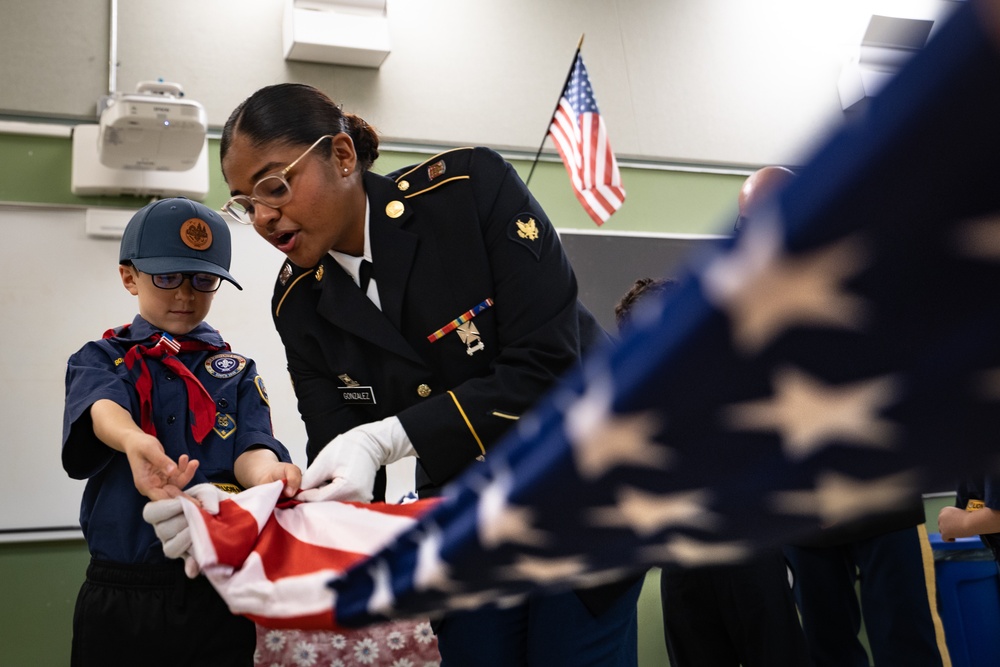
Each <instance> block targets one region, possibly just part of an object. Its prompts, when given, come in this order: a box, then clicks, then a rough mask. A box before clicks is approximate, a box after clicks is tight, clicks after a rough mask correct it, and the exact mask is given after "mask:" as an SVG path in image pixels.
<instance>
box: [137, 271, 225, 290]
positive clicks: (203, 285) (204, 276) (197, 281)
mask: <svg viewBox="0 0 1000 667" xmlns="http://www.w3.org/2000/svg"><path fill="white" fill-rule="evenodd" d="M150 277H151V278H152V279H153V284H154V285H156V286H157V287H159V288H160V289H177V288H178V287H180V286H181V283H183V282H184V279H185V278H190V279H191V287H192V288H193V289H195V290H196V291H198V292H214V291H216V290H217V289H219V286H220V285H221V284H222V278H220V277H219V276H213V275H212V274H211V273H154V274H151V276H150Z"/></svg>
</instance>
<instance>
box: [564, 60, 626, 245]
mask: <svg viewBox="0 0 1000 667" xmlns="http://www.w3.org/2000/svg"><path fill="white" fill-rule="evenodd" d="M548 136H549V137H551V138H552V142H553V143H554V144H555V145H556V150H558V151H559V156H560V157H561V158H562V161H563V164H564V165H566V171H568V172H569V177H570V180H571V181H572V182H573V191H574V192H575V193H576V198H577V199H579V200H580V203H581V204H582V205H583V208H584V210H586V211H587V215H589V216H590V217H591V219H592V220H593V221H594V222H595V223H597V224H598V225H602V224H604V223H605V222H606V221H607V219H608V218H610V217H611V214H612V213H614V212H615V211H617V210H618V209H619V208H620V207H621V205H622V204H623V203H624V202H625V188H623V187H622V179H621V174H620V173H619V172H618V161H617V160H615V154H614V152H613V151H612V150H611V144H609V143H608V133H607V130H606V128H605V127H604V119H603V118H601V112H600V111H598V109H597V100H596V99H594V89H593V88H592V87H591V85H590V77H588V76H587V68H586V67H585V66H584V64H583V55H582V54H581V53H580V49H579V48H577V50H576V57H575V58H574V60H573V67H572V68H571V69H570V73H569V77H568V78H567V79H566V86H565V87H564V88H563V92H562V96H561V97H560V98H559V106H557V107H556V111H555V114H554V115H553V116H552V123H551V124H550V125H549V133H548Z"/></svg>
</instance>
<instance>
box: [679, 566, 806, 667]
mask: <svg viewBox="0 0 1000 667" xmlns="http://www.w3.org/2000/svg"><path fill="white" fill-rule="evenodd" d="M660 597H661V600H662V605H663V634H664V639H665V640H666V643H667V655H668V656H669V657H670V665H671V667H739V666H740V665H742V666H743V667H777V666H780V667H809V664H810V663H809V653H808V650H807V648H806V640H805V635H804V634H803V633H802V627H801V625H800V624H799V616H798V612H797V611H796V609H795V600H794V599H793V597H792V590H791V588H790V586H789V583H788V570H787V568H786V565H785V559H784V557H783V556H782V555H781V553H780V552H768V553H766V554H764V555H762V556H760V557H759V558H756V559H754V560H753V561H750V562H748V563H741V564H739V565H726V566H719V567H706V568H699V569H693V570H669V569H664V571H663V572H662V573H661V575H660Z"/></svg>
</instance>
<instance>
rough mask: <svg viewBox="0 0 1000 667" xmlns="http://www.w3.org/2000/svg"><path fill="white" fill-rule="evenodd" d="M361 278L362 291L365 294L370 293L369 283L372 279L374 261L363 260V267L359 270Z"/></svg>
mask: <svg viewBox="0 0 1000 667" xmlns="http://www.w3.org/2000/svg"><path fill="white" fill-rule="evenodd" d="M358 274H359V276H358V277H359V280H358V282H359V283H360V285H361V292H362V293H363V294H368V283H369V282H370V281H371V279H372V263H371V262H369V261H368V260H367V259H363V260H361V269H360V270H359V271H358Z"/></svg>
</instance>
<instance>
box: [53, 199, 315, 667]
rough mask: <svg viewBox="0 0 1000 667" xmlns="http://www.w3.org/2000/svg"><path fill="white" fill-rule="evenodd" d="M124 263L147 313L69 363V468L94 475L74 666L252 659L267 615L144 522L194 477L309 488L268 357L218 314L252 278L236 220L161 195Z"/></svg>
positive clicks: (131, 228)
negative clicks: (269, 381) (239, 341)
mask: <svg viewBox="0 0 1000 667" xmlns="http://www.w3.org/2000/svg"><path fill="white" fill-rule="evenodd" d="M119 262H120V266H119V273H120V275H121V281H122V285H124V287H125V289H126V290H128V291H129V293H131V294H132V295H134V296H135V297H136V298H137V299H138V306H139V314H138V315H136V316H135V318H134V319H133V320H132V322H131V324H126V325H124V326H120V327H117V328H114V329H109V330H108V331H107V332H106V333H105V334H104V336H103V337H102V338H101V339H100V340H96V341H93V342H90V343H87V344H86V345H84V346H83V347H82V348H81V349H80V350H79V351H78V352H76V353H75V354H73V355H72V356H71V357H70V359H69V362H68V365H67V369H66V405H65V413H64V417H63V447H62V463H63V467H64V468H65V469H66V472H67V473H69V475H70V477H72V478H74V479H86V480H87V485H86V488H85V489H84V493H83V502H82V507H81V510H80V525H81V527H82V528H83V534H84V537H85V538H86V540H87V546H88V548H89V550H90V554H91V562H90V565H89V567H88V568H87V578H86V581H85V582H84V584H83V586H82V588H81V589H80V594H79V597H78V599H77V602H76V609H75V612H74V617H73V646H72V664H73V665H74V666H75V667H80V666H84V665H94V666H95V667H96V666H100V667H109V666H110V667H113V666H116V665H133V664H136V663H137V662H138V663H141V664H143V665H195V664H201V665H203V664H211V665H234V666H235V665H243V666H250V665H252V664H253V654H254V648H255V645H256V633H255V629H254V624H253V623H252V622H251V621H249V620H247V619H245V618H242V617H237V616H234V615H232V614H231V613H230V612H229V610H228V609H227V608H226V605H225V603H224V602H223V601H222V599H221V598H220V597H219V596H218V594H216V592H215V590H214V589H213V588H212V586H211V585H210V584H209V583H208V581H207V580H206V579H205V578H203V577H199V578H197V579H189V578H188V577H187V576H185V572H184V564H183V563H181V562H179V561H176V560H170V559H168V558H167V557H166V556H165V555H164V552H163V548H162V547H161V544H160V542H159V540H158V539H157V537H156V535H155V534H154V531H153V527H152V526H150V525H149V524H148V523H146V522H145V521H144V520H143V518H142V512H143V507H144V506H145V505H146V503H147V499H154V500H156V499H164V498H167V497H168V496H171V495H176V494H178V493H180V490H181V488H182V487H184V486H186V485H187V484H188V483H189V482H193V483H196V484H199V485H201V486H202V489H203V491H202V492H203V493H206V492H207V489H215V490H216V493H217V494H224V493H225V492H227V491H238V490H240V489H241V488H245V487H250V486H255V485H258V484H264V483H268V482H273V481H277V480H285V493H286V495H292V494H294V493H295V492H296V491H297V490H298V487H299V481H300V479H301V472H300V470H299V469H298V467H296V466H295V465H293V464H292V463H291V462H290V461H291V459H290V457H289V454H288V451H287V450H286V449H285V447H284V446H283V445H282V444H281V443H280V442H278V441H277V440H276V439H275V438H274V436H273V435H272V431H271V413H270V408H269V405H268V401H267V392H266V391H265V388H264V383H263V380H262V379H261V377H260V376H259V375H258V374H257V371H256V367H255V365H254V362H253V361H252V360H251V359H249V358H247V357H245V356H243V355H241V354H236V353H235V352H232V351H231V350H230V348H229V345H228V344H226V343H225V342H224V341H223V339H222V336H221V335H220V334H219V332H218V331H216V330H215V329H213V328H212V327H211V326H209V325H208V324H207V323H205V321H204V319H205V316H206V315H208V312H209V309H210V308H211V305H212V300H213V299H214V297H215V291H216V290H217V289H218V288H219V286H220V284H221V283H222V281H223V280H226V281H229V282H231V283H232V284H233V285H236V287H237V288H239V285H238V284H237V283H236V281H235V280H234V279H233V277H232V276H231V275H230V274H229V263H230V236H229V228H228V227H227V226H226V223H225V221H224V220H223V219H222V217H221V216H220V215H219V214H218V213H216V212H214V211H212V210H211V209H209V208H207V207H206V206H204V205H202V204H199V203H197V202H193V201H190V200H187V199H183V198H174V199H164V200H160V201H156V202H154V203H152V204H149V205H147V206H145V207H143V208H142V209H140V210H139V211H138V212H137V213H136V214H135V215H134V216H133V217H132V219H131V220H130V221H129V223H128V226H127V227H126V228H125V232H124V235H123V236H122V241H121V249H120V255H119ZM175 462H176V463H175ZM213 485H214V486H213ZM209 495H215V494H214V493H209ZM203 499H204V501H205V502H206V503H211V502H212V500H213V498H211V497H208V496H203ZM215 500H216V501H217V498H215ZM188 574H191V575H192V576H193V573H190V572H189V573H188Z"/></svg>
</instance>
